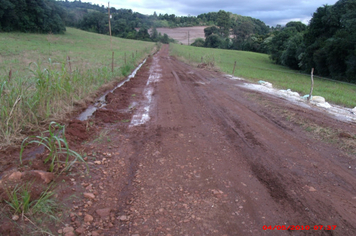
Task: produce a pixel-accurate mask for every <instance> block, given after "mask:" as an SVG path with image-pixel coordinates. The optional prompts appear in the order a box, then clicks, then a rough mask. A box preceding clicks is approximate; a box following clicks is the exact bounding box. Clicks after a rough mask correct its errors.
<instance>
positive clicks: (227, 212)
mask: <svg viewBox="0 0 356 236" xmlns="http://www.w3.org/2000/svg"><path fill="white" fill-rule="evenodd" d="M168 50H169V48H168V46H166V45H164V46H163V47H162V49H161V50H160V51H159V52H158V53H157V54H156V55H154V56H153V58H152V57H151V58H149V59H148V60H147V62H146V64H144V66H143V67H142V68H141V69H140V70H139V71H138V73H137V74H136V76H135V78H133V79H131V81H129V82H127V83H126V84H125V85H124V86H123V87H121V88H119V89H117V90H116V91H115V92H114V93H112V94H109V95H108V96H107V97H108V104H107V106H105V107H104V108H102V109H99V110H98V111H97V112H96V113H95V114H94V118H93V119H92V120H91V121H90V122H91V123H93V126H95V130H96V133H95V134H93V135H91V136H90V137H89V138H88V139H87V140H86V142H83V143H82V144H81V146H80V147H79V148H78V149H80V150H84V152H85V153H86V155H87V156H86V160H87V161H88V164H89V169H90V174H89V176H87V175H84V174H83V173H84V170H85V167H77V171H74V172H73V173H72V176H71V178H72V179H71V186H69V187H68V188H71V189H73V191H74V192H73V193H74V194H77V196H79V199H75V200H73V201H71V202H70V204H69V206H70V207H71V209H69V210H68V212H67V213H65V214H66V216H68V218H67V221H64V222H63V224H61V225H57V226H56V227H57V228H56V230H59V232H60V233H62V234H63V235H72V234H69V233H64V232H63V230H65V232H67V230H68V228H69V231H74V232H75V233H76V234H80V235H132V236H138V235H139V236H143V235H166V236H168V235H219V236H222V235H356V189H355V183H356V161H355V154H352V153H351V151H354V149H352V148H351V149H345V148H344V146H342V145H341V144H344V143H348V142H352V141H354V139H355V134H356V124H355V123H346V122H341V121H338V120H336V119H334V118H333V117H331V116H329V115H327V114H325V113H323V112H321V111H320V110H318V109H317V108H315V110H311V109H306V108H302V107H296V106H295V105H293V104H291V103H288V101H286V100H284V99H282V98H277V97H273V96H270V95H265V94H260V93H258V92H253V91H249V90H246V89H243V88H241V87H239V86H237V85H238V84H241V83H242V82H240V81H236V80H230V79H228V78H226V77H225V76H224V75H222V74H220V73H217V72H214V71H210V70H207V69H200V68H194V67H192V66H190V65H187V64H184V63H182V62H180V61H177V60H176V59H175V58H173V57H170V56H169V51H168ZM152 68H156V69H155V70H153V69H152ZM153 71H154V73H156V76H157V73H158V74H159V75H160V76H159V77H160V78H159V81H156V82H153V85H152V86H153V88H154V91H153V93H152V99H151V103H150V107H149V115H150V120H149V121H148V122H146V123H144V124H142V125H138V126H133V125H131V124H130V122H129V120H132V118H133V116H139V115H140V114H139V112H140V111H141V110H142V109H140V107H142V106H146V105H147V96H146V94H145V93H146V92H145V91H146V90H145V88H147V86H148V85H147V84H148V83H147V81H148V80H149V78H150V75H152V73H153ZM73 124H74V123H72V125H73ZM305 124H310V125H311V126H312V127H319V128H323V127H324V128H325V129H328V130H336V131H337V132H339V134H338V135H337V140H335V139H331V140H329V139H327V138H325V137H321V138H320V135H319V136H318V135H316V134H319V133H316V134H315V133H313V132H310V131H308V130H306V129H305ZM93 128H94V127H93ZM324 136H326V135H324ZM80 137H81V136H80ZM80 137H78V138H79V139H80V140H81V138H80ZM318 137H319V138H318ZM324 138H325V139H324ZM350 150H351V151H350ZM63 196H64V195H63ZM60 197H62V195H60ZM65 224H67V225H65ZM5 226H7V225H5ZM270 226H271V228H269V227H270ZM328 226H330V228H329V230H328ZM70 227H72V228H70ZM309 227H310V229H309ZM273 228H274V230H273ZM287 228H288V230H287ZM264 229H265V230H264ZM278 229H280V230H278ZM283 229H284V230H283ZM297 229H299V230H297Z"/></svg>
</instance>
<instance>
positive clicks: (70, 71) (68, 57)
mask: <svg viewBox="0 0 356 236" xmlns="http://www.w3.org/2000/svg"><path fill="white" fill-rule="evenodd" d="M67 62H68V65H69V73H71V74H72V64H71V63H70V56H67Z"/></svg>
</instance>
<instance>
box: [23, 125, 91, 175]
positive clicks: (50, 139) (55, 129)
mask: <svg viewBox="0 0 356 236" xmlns="http://www.w3.org/2000/svg"><path fill="white" fill-rule="evenodd" d="M32 143H34V144H38V145H43V146H44V147H45V148H46V149H47V150H48V151H49V154H48V156H47V158H46V159H45V160H44V163H47V162H49V161H50V168H49V171H50V172H53V170H54V167H55V165H57V168H59V167H60V165H61V164H64V166H65V168H64V169H63V171H65V170H68V169H69V168H70V167H71V166H72V165H73V164H74V163H75V162H76V161H77V160H80V161H82V162H85V161H84V159H83V157H82V156H81V155H80V154H78V153H77V152H75V151H73V150H71V149H69V147H68V142H67V140H66V138H65V126H64V125H61V124H59V123H57V122H54V121H53V122H51V123H50V124H49V128H48V130H47V131H45V132H44V133H43V134H42V135H41V136H30V137H27V138H25V139H24V140H23V142H22V144H21V151H20V163H21V164H22V154H23V151H24V149H25V147H26V146H27V145H29V144H32ZM70 156H72V157H74V160H73V161H71V162H69V157H70ZM61 157H65V161H62V160H61Z"/></svg>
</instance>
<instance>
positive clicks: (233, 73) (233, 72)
mask: <svg viewBox="0 0 356 236" xmlns="http://www.w3.org/2000/svg"><path fill="white" fill-rule="evenodd" d="M235 68H236V61H235V64H234V69H233V71H232V75H235Z"/></svg>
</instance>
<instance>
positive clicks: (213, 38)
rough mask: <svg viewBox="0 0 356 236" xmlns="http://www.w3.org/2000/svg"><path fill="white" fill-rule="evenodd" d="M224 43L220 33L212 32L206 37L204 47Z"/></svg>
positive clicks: (218, 45) (216, 46) (215, 46)
mask: <svg viewBox="0 0 356 236" xmlns="http://www.w3.org/2000/svg"><path fill="white" fill-rule="evenodd" d="M221 44H222V39H221V38H220V36H219V35H216V34H212V35H210V36H209V37H207V38H206V39H205V42H204V47H208V48H219V47H220V46H221Z"/></svg>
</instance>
